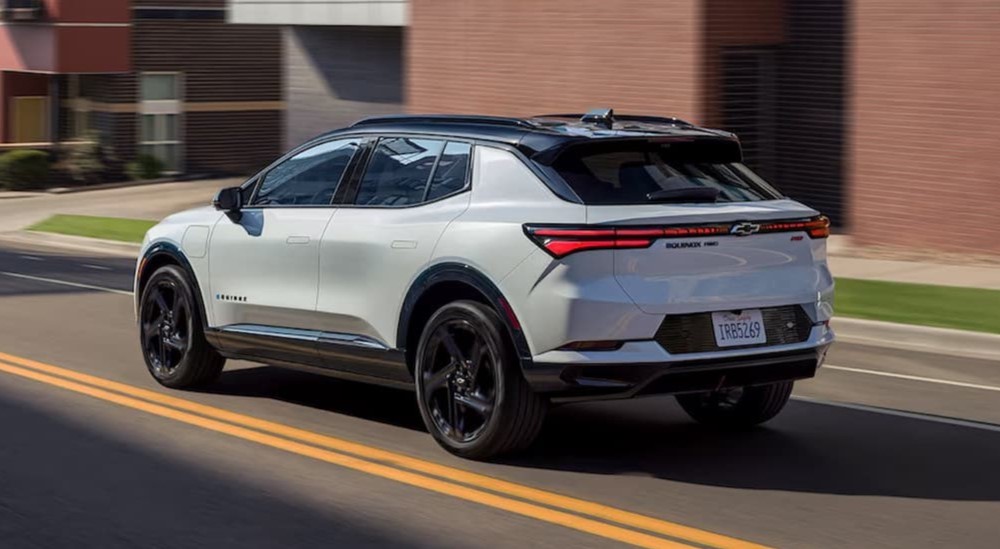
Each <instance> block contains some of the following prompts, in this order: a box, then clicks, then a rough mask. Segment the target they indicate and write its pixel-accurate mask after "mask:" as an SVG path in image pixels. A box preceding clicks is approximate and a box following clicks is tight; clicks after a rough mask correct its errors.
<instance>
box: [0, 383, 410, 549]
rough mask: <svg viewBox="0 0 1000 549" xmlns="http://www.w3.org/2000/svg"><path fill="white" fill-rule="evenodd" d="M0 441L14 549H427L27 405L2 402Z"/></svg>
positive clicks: (347, 515) (2, 528)
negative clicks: (411, 548) (410, 548)
mask: <svg viewBox="0 0 1000 549" xmlns="http://www.w3.org/2000/svg"><path fill="white" fill-rule="evenodd" d="M67 413H69V412H67ZM181 429H184V427H181ZM0 432H2V433H4V442H3V444H2V445H0V470H2V471H3V472H2V473H0V547H4V548H5V549H16V548H21V547H24V548H29V547H47V548H56V547H67V548H69V547H206V548H213V549H214V548H227V547H233V548H240V549H244V548H254V547H321V546H322V547H386V546H394V547H406V546H417V545H419V544H417V543H414V540H412V539H407V538H406V537H404V535H403V534H402V533H399V532H394V531H393V530H392V529H386V528H385V525H384V524H383V523H381V522H378V521H375V520H374V519H369V518H366V517H364V516H362V515H360V514H359V513H357V512H354V510H351V509H350V503H349V502H348V503H345V504H344V505H343V506H342V508H341V509H335V508H333V506H326V507H324V508H323V509H322V510H318V509H317V508H316V506H315V505H310V504H308V502H307V501H296V499H295V497H294V496H288V495H283V494H280V493H278V492H276V491H274V490H271V489H268V488H266V487H265V485H257V483H256V480H255V479H248V482H242V481H241V480H240V479H238V478H234V476H233V475H234V474H236V473H237V471H230V472H227V473H219V472H218V471H217V470H215V471H213V470H212V469H211V468H209V467H205V468H202V467H200V466H196V465H193V464H192V463H191V462H190V461H188V460H186V459H184V458H170V457H168V456H166V455H163V454H162V453H161V452H157V451H155V450H154V449H153V448H150V447H144V446H143V445H142V443H139V442H137V441H134V440H130V439H126V438H124V437H125V435H122V437H112V436H109V435H108V434H107V432H106V430H103V429H99V428H98V427H97V426H94V427H91V426H88V425H85V424H83V422H82V421H81V422H76V421H70V420H67V419H65V418H62V417H58V416H56V415H53V414H52V413H51V412H49V411H47V410H44V409H43V408H42V407H36V406H35V405H33V404H31V403H29V402H27V401H22V400H20V399H17V400H13V399H9V398H8V397H6V396H0ZM170 433H172V434H174V435H176V432H173V431H167V432H165V433H163V436H170ZM147 444H148V442H147ZM249 451H262V450H260V449H258V448H250V449H249ZM205 459H206V461H209V462H212V461H213V460H212V458H211V456H206V457H205ZM214 463H215V465H214V467H217V468H218V467H221V466H220V465H218V462H217V461H215V462H214ZM345 509H348V510H347V511H345Z"/></svg>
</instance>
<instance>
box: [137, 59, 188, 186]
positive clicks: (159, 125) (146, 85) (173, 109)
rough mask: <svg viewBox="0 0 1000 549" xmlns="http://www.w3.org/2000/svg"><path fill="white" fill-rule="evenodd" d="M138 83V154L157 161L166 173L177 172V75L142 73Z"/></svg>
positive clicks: (178, 148) (179, 98) (178, 119)
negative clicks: (152, 157)
mask: <svg viewBox="0 0 1000 549" xmlns="http://www.w3.org/2000/svg"><path fill="white" fill-rule="evenodd" d="M139 80H140V82H139V93H140V96H141V101H140V115H139V117H140V118H139V153H140V154H144V155H149V156H154V157H156V158H159V159H160V161H162V162H163V164H164V166H165V169H166V171H167V172H172V173H177V172H180V171H181V165H182V161H181V152H182V149H181V145H182V140H181V109H182V101H181V95H182V94H181V76H180V73H161V72H157V73H143V74H142V75H140V79H139Z"/></svg>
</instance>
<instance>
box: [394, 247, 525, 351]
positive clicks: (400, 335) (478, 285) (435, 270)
mask: <svg viewBox="0 0 1000 549" xmlns="http://www.w3.org/2000/svg"><path fill="white" fill-rule="evenodd" d="M441 282H461V283H464V284H466V285H468V286H471V287H473V288H475V289H476V290H477V291H478V292H479V293H481V294H482V295H483V297H485V298H486V300H487V301H488V302H489V304H490V305H491V306H492V307H493V308H494V309H495V310H496V311H497V313H499V315H500V318H501V319H502V320H503V323H504V326H505V327H506V328H507V333H508V334H509V335H510V338H511V341H513V342H514V349H515V351H516V352H517V356H518V358H519V359H520V361H521V367H522V368H525V367H527V366H530V365H531V350H530V349H529V347H528V340H527V339H526V338H525V337H524V331H523V330H522V328H521V323H520V321H518V320H517V317H516V315H515V314H514V311H513V309H511V307H510V303H509V302H508V301H507V299H506V298H505V297H504V295H503V292H501V291H500V289H499V288H497V286H496V284H494V283H493V281H492V280H490V279H489V277H487V276H486V275H485V274H483V273H481V272H480V271H479V270H477V269H476V268H474V267H472V266H470V265H467V264H464V263H438V264H436V265H433V266H431V267H429V268H428V269H426V270H425V271H424V272H422V273H420V275H419V276H418V277H417V278H416V279H415V280H414V281H413V283H412V284H410V289H409V290H408V291H407V292H406V297H405V298H404V299H403V306H402V307H401V308H400V312H399V325H398V326H397V329H396V348H397V349H401V350H404V351H405V350H406V342H407V339H408V338H409V324H410V318H411V317H412V315H413V311H414V309H415V308H416V305H417V302H418V301H420V298H421V297H422V296H423V295H424V292H426V291H427V290H428V289H430V288H431V287H433V286H434V285H436V284H439V283H441Z"/></svg>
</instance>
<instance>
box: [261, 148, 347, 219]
mask: <svg viewBox="0 0 1000 549" xmlns="http://www.w3.org/2000/svg"><path fill="white" fill-rule="evenodd" d="M357 150H358V141H357V140H356V139H341V140H338V141H330V142H328V143H323V144H322V145H317V146H315V147H313V148H311V149H306V150H304V151H302V152H300V153H299V154H297V155H295V156H293V157H291V158H289V159H288V160H285V161H284V162H282V163H281V164H278V165H277V166H275V167H274V168H272V169H271V170H270V171H269V172H267V175H265V176H264V180H263V181H261V183H260V189H259V190H258V191H257V197H256V198H255V199H254V204H255V205H258V206H267V205H283V206H296V205H298V206H300V205H310V206H315V205H323V204H329V203H330V201H331V200H332V199H333V193H334V191H336V190H337V185H338V184H339V183H340V178H341V177H342V176H343V175H344V171H345V170H346V169H347V165H348V164H350V162H351V158H353V157H354V153H356V152H357Z"/></svg>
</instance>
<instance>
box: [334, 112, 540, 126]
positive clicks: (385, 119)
mask: <svg viewBox="0 0 1000 549" xmlns="http://www.w3.org/2000/svg"><path fill="white" fill-rule="evenodd" d="M394 123H396V124H398V123H411V124H421V123H424V124H427V123H430V124H437V123H452V124H488V125H493V126H511V127H519V128H535V127H537V126H536V125H535V124H534V123H532V122H529V121H527V120H524V119H522V118H508V117H504V116H481V115H474V114H392V115H387V116H372V117H369V118H363V119H361V120H358V121H357V122H355V123H354V124H352V125H351V127H352V128H355V127H358V126H375V125H378V124H394Z"/></svg>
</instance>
